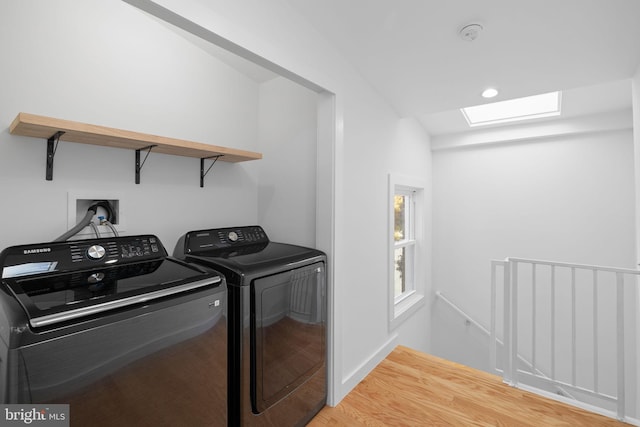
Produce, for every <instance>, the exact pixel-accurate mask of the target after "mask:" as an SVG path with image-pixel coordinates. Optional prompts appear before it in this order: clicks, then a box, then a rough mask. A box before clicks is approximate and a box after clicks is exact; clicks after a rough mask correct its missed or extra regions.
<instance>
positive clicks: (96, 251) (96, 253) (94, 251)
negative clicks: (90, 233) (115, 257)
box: [87, 245, 107, 259]
mask: <svg viewBox="0 0 640 427" xmlns="http://www.w3.org/2000/svg"><path fill="white" fill-rule="evenodd" d="M105 253H107V251H106V250H105V249H104V248H103V247H102V246H100V245H93V246H90V247H89V249H87V256H88V257H89V259H101V258H102V257H104V254H105Z"/></svg>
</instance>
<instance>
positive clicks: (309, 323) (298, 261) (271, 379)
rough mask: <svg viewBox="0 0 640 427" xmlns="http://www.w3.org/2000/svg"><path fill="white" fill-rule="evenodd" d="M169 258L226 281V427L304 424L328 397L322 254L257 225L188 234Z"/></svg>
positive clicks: (324, 275) (324, 263)
mask: <svg viewBox="0 0 640 427" xmlns="http://www.w3.org/2000/svg"><path fill="white" fill-rule="evenodd" d="M173 255H174V256H175V257H177V258H182V259H184V260H186V261H189V262H191V263H199V264H201V265H204V266H208V267H211V268H214V269H215V270H217V271H220V272H221V273H222V274H223V275H224V276H225V277H226V280H227V288H228V313H229V317H228V324H229V332H228V338H229V344H228V350H229V356H228V362H229V377H228V402H229V413H228V419H229V425H230V426H277V427H288V426H299V425H305V424H306V423H307V422H308V421H309V420H310V419H311V418H313V416H314V415H315V414H316V413H317V412H318V411H319V410H320V409H321V408H322V407H323V406H324V404H325V402H326V398H327V373H326V365H327V364H326V317H327V316H326V307H327V300H326V295H327V292H326V271H327V270H326V268H327V266H326V263H327V259H326V255H325V254H324V253H323V252H321V251H319V250H316V249H311V248H306V247H301V246H296V245H290V244H284V243H276V242H271V241H269V238H268V237H267V235H266V233H265V232H264V230H263V229H262V228H261V227H259V226H248V227H233V228H218V229H210V230H200V231H191V232H189V233H187V234H185V235H184V236H182V237H181V238H180V240H179V241H178V243H177V245H176V248H175V251H174V254H173Z"/></svg>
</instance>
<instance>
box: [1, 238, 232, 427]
mask: <svg viewBox="0 0 640 427" xmlns="http://www.w3.org/2000/svg"><path fill="white" fill-rule="evenodd" d="M0 269H1V272H2V281H1V286H0V402H2V403H5V404H21V405H22V404H25V405H39V404H68V405H70V406H69V411H70V421H71V426H112V427H116V426H117V427H121V426H154V427H155V426H202V427H204V426H226V425H227V417H226V415H227V400H226V388H227V384H226V379H227V347H226V346H227V322H226V308H225V306H226V285H225V281H224V277H223V276H221V275H220V274H219V273H217V272H215V271H212V270H210V269H206V268H204V267H201V266H193V265H189V264H188V263H186V262H184V261H180V260H177V259H174V258H172V257H169V256H167V253H166V251H165V249H164V247H163V246H162V244H161V243H160V241H159V240H158V239H157V237H155V236H151V235H144V236H132V237H117V238H107V239H93V240H80V241H71V242H58V243H41V244H33V245H21V246H13V247H10V248H7V249H5V250H4V251H2V252H1V253H0Z"/></svg>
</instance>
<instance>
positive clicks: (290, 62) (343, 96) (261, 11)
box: [127, 0, 430, 403]
mask: <svg viewBox="0 0 640 427" xmlns="http://www.w3.org/2000/svg"><path fill="white" fill-rule="evenodd" d="M127 1H129V0H127ZM131 3H134V4H138V5H140V6H142V7H145V8H146V7H148V8H150V9H153V8H154V6H156V5H158V4H159V5H162V6H163V7H166V8H168V9H170V10H171V11H172V12H174V13H176V14H178V15H180V16H181V17H184V18H187V19H188V20H190V21H192V23H195V24H197V25H191V24H189V25H187V26H189V27H191V28H193V29H194V30H198V31H199V29H198V28H197V27H198V26H199V27H201V28H204V29H206V30H208V31H209V32H211V33H212V34H209V36H211V38H212V39H218V40H219V39H222V40H219V42H221V43H223V44H225V45H230V43H229V42H231V44H234V45H236V47H237V46H239V48H238V49H237V50H238V51H240V52H245V53H246V52H247V51H248V52H250V53H251V55H252V56H253V57H254V58H256V59H257V60H260V57H261V58H263V59H264V61H262V63H265V64H266V65H269V64H276V65H277V66H278V67H280V68H281V69H284V70H286V71H287V72H288V74H289V75H290V76H291V77H292V78H297V79H298V80H299V81H306V82H311V83H312V85H311V86H313V87H315V88H316V89H317V88H324V89H325V91H326V92H325V93H324V94H323V99H325V100H326V93H332V94H335V98H334V104H333V105H332V107H331V108H332V109H333V112H334V114H335V116H334V118H335V120H334V122H335V128H332V129H331V130H329V131H327V130H326V129H319V134H321V135H328V134H331V137H332V138H333V139H334V141H332V142H333V144H332V147H331V150H330V151H331V153H332V156H333V162H331V164H328V163H326V162H323V163H322V169H321V170H318V172H319V174H320V176H322V177H325V178H329V179H331V180H332V182H330V183H326V182H320V183H318V184H319V185H320V186H323V188H326V186H327V185H328V186H330V187H331V188H332V189H333V192H332V194H329V195H328V197H326V198H324V199H321V201H320V203H322V204H323V205H327V204H330V205H333V206H334V208H333V212H332V215H333V216H332V217H331V218H324V217H318V218H317V222H318V223H319V224H320V225H321V227H319V230H321V232H324V233H331V237H332V238H331V242H330V244H328V245H327V247H324V246H323V247H322V249H325V250H327V251H328V252H329V255H330V261H331V263H332V268H333V271H332V277H331V283H332V292H331V295H332V311H333V319H332V320H333V322H332V333H333V339H334V343H333V344H334V348H333V354H332V370H333V378H332V381H331V384H330V385H331V390H330V396H331V397H330V401H331V403H336V402H337V401H339V400H340V399H341V398H342V397H343V396H344V395H345V394H346V393H347V392H348V391H349V390H350V389H351V388H352V387H353V386H355V385H356V384H357V382H358V381H359V380H360V379H362V378H364V376H365V375H366V374H367V373H368V371H369V370H370V369H372V368H373V367H374V366H375V364H376V363H377V362H378V361H380V360H382V359H383V358H384V357H385V356H386V354H387V353H388V352H389V351H391V350H392V348H393V347H394V346H395V345H396V344H397V343H408V344H412V345H416V346H425V347H426V341H427V339H423V338H422V337H423V336H425V335H426V334H427V331H426V329H424V324H425V321H426V320H425V319H426V318H427V317H428V316H426V315H425V312H424V311H425V310H428V306H424V307H423V308H422V310H420V311H419V312H418V313H416V314H415V315H414V316H413V317H412V318H410V319H408V320H407V321H406V324H405V325H403V326H402V327H401V328H400V329H398V330H396V331H394V332H389V330H388V319H387V316H386V315H384V314H383V313H385V314H386V313H387V302H388V301H387V296H388V293H387V283H386V278H387V277H388V274H387V268H388V262H387V259H386V258H387V246H386V245H387V238H386V225H387V216H386V215H387V197H386V192H387V189H386V187H387V185H386V177H387V174H388V173H389V172H390V171H391V170H392V169H396V168H397V169H400V170H396V171H395V172H396V173H402V172H403V171H404V168H405V167H404V166H403V165H402V164H395V163H394V160H393V159H394V158H395V157H394V156H396V155H398V156H400V158H404V159H410V160H409V163H407V164H411V165H413V164H417V163H420V164H421V167H419V168H418V169H419V170H420V171H419V172H418V173H419V174H420V175H421V176H420V178H423V179H424V180H425V181H427V182H430V181H429V180H430V176H429V170H430V169H429V159H428V157H427V156H426V155H425V156H421V155H416V154H415V152H413V151H403V149H402V148H400V147H404V146H405V145H404V141H407V140H408V138H407V136H406V134H403V133H398V126H399V125H400V120H399V118H398V117H397V115H396V114H395V113H394V111H392V110H391V108H390V107H389V106H388V104H387V103H386V102H385V101H384V100H382V99H381V98H380V96H379V95H378V94H377V93H375V91H373V90H372V89H371V87H369V85H368V84H366V83H365V82H364V81H363V80H362V78H361V77H360V76H359V75H358V74H357V73H356V72H355V71H354V70H353V69H352V68H351V67H350V66H349V65H348V63H347V61H345V59H344V58H342V57H341V56H340V55H339V54H338V53H337V51H336V50H335V49H334V48H332V47H331V46H330V45H329V44H328V43H327V42H326V41H325V40H324V39H323V38H322V37H321V36H319V35H318V34H317V33H316V32H315V31H314V30H313V28H312V26H311V25H309V24H308V23H307V22H306V21H305V20H303V19H302V18H301V17H300V16H299V15H298V14H296V13H295V12H294V11H293V10H292V9H291V8H290V6H288V4H286V3H285V2H281V1H279V0H273V1H269V2H264V1H261V0H250V1H243V2H229V1H224V0H211V1H207V2H201V1H198V0H189V1H184V0H180V1H178V0H158V1H155V2H151V1H146V0H131ZM158 13H159V14H160V15H162V16H165V17H167V19H172V18H171V15H170V14H167V13H165V12H163V11H158ZM231 47H234V46H231ZM256 56H257V57H256ZM325 107H326V104H325ZM322 110H323V111H325V108H324V107H323V108H322ZM322 123H325V121H324V120H323V121H322ZM410 129H412V130H411V131H410V134H411V141H416V140H419V141H422V143H423V144H424V146H426V147H428V144H429V140H428V137H427V136H426V135H425V134H424V132H422V131H421V130H419V128H418V127H410ZM407 145H411V144H407ZM319 148H320V149H322V150H324V149H326V148H327V147H319ZM323 152H324V151H323ZM391 153H394V154H393V155H391ZM414 162H415V163H414ZM408 167H409V166H408ZM411 168H413V166H411ZM328 169H330V170H329V174H327V170H328ZM322 194H323V195H326V193H325V192H323V193H322ZM320 208H321V209H322V207H320ZM317 239H319V236H317ZM421 349H426V348H421Z"/></svg>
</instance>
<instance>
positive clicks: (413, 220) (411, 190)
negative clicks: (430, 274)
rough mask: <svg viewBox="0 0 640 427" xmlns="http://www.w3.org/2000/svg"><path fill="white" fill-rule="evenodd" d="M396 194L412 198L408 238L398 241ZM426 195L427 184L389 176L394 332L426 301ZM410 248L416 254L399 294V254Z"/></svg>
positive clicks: (391, 288) (390, 273) (390, 290)
mask: <svg viewBox="0 0 640 427" xmlns="http://www.w3.org/2000/svg"><path fill="white" fill-rule="evenodd" d="M396 194H400V195H404V196H409V198H410V200H411V203H410V205H409V206H408V209H406V210H405V215H406V218H405V221H407V220H408V224H406V226H407V231H408V235H407V236H405V238H404V239H403V240H401V241H398V242H396V241H395V237H394V232H395V209H394V205H395V196H396ZM424 194H425V184H424V182H423V181H421V180H419V179H416V178H412V177H407V176H404V175H400V174H389V186H388V204H389V211H388V212H389V213H388V215H389V225H388V238H389V244H388V247H389V255H388V259H389V264H388V265H389V267H388V270H389V275H388V290H389V328H390V329H394V328H396V327H397V326H398V325H400V324H401V323H402V322H404V321H405V320H406V319H407V318H409V317H410V316H411V315H412V314H413V313H414V312H415V311H416V310H417V309H418V308H420V307H421V306H422V305H423V304H424V302H425V297H424V295H425V289H426V272H425V271H424V270H425V268H424V266H426V265H427V263H426V262H421V260H422V259H423V257H424V256H425V255H424V250H423V247H424V218H425V216H424V203H425V201H424V197H425V196H424ZM402 247H404V248H407V249H409V252H412V259H411V260H409V262H408V264H407V265H406V266H405V277H406V278H407V280H406V282H405V291H404V292H403V293H402V294H400V295H398V296H396V295H395V271H396V259H395V253H396V249H398V248H402Z"/></svg>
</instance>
